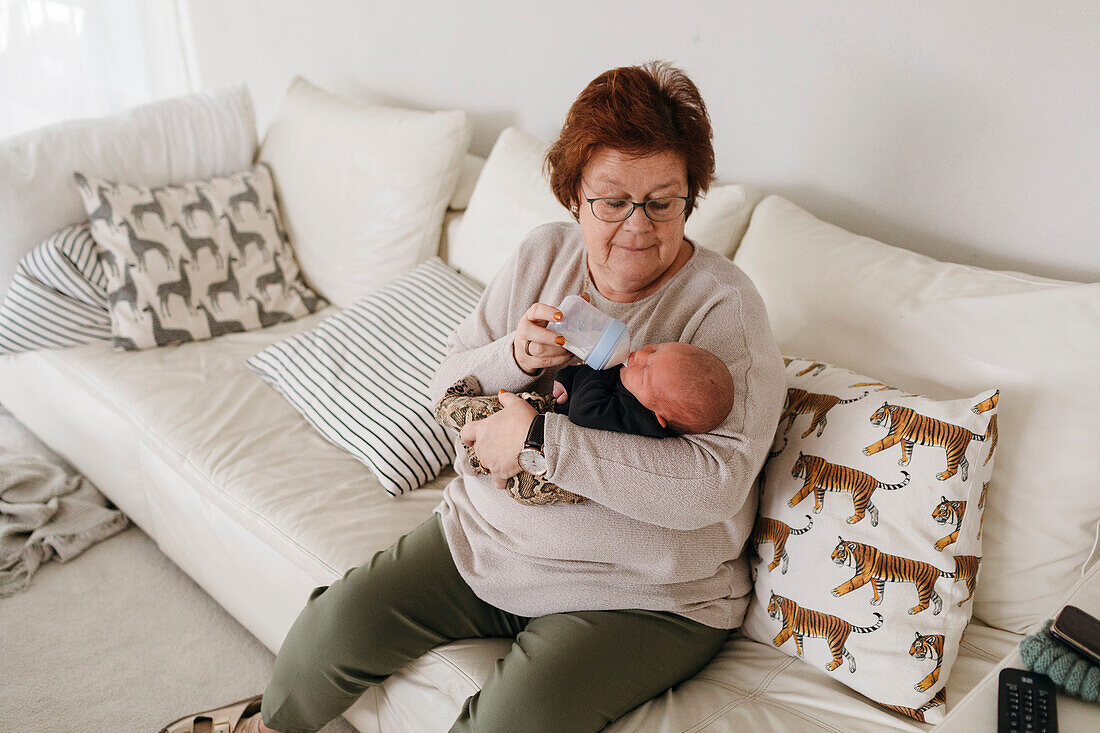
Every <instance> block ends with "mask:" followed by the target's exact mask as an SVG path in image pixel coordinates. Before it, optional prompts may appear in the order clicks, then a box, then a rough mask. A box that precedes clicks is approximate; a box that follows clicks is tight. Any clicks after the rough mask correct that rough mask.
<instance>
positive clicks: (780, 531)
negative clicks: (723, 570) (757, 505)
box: [752, 514, 814, 575]
mask: <svg viewBox="0 0 1100 733" xmlns="http://www.w3.org/2000/svg"><path fill="white" fill-rule="evenodd" d="M806 519H809V520H810V523H809V524H807V525H806V526H805V527H804V528H803V529H792V528H791V525H789V524H786V523H784V522H780V521H779V520H778V519H772V518H771V517H765V516H763V515H761V516H759V517H757V518H756V524H755V525H754V526H753V528H752V544H753V546H754V547H755V548H756V554H757V555H759V556H760V559H761V560H763V559H764V556H763V555H760V545H762V544H764V543H765V542H771V543H772V547H773V549H774V550H775V556H774V557H773V558H772V561H771V563H769V564H768V572H771V571H772V570H775V568H776V566H777V565H779V563H780V562H782V563H783V568H782V570H780V571H779V572H780V573H782V574H784V575H786V573H787V563H788V562H789V561H790V558H789V557H788V555H787V549H786V547H787V537H789V536H790V535H792V534H793V535H795V536H798V535H800V534H806V533H807V532H809V531H810V527H812V526H814V520H813V519H812V518H811V517H810V515H809V514H807V515H806Z"/></svg>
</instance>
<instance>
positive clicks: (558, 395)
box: [435, 341, 733, 505]
mask: <svg viewBox="0 0 1100 733" xmlns="http://www.w3.org/2000/svg"><path fill="white" fill-rule="evenodd" d="M519 396H520V397H522V398H523V399H524V400H526V401H527V402H528V403H529V404H530V405H531V406H532V407H534V408H535V409H536V410H538V411H539V412H554V411H557V412H560V413H563V414H566V415H568V417H569V419H570V421H572V422H573V423H575V424H577V425H580V426H581V427H586V428H594V429H597V430H612V431H615V432H620V433H633V434H636V435H646V436H649V437H653V438H664V437H670V436H675V435H680V434H683V433H707V432H710V431H711V430H714V429H715V428H716V427H718V426H719V425H721V424H722V422H723V421H724V420H725V419H726V416H727V415H729V412H730V410H731V409H732V408H733V378H732V377H730V373H729V369H728V368H727V367H726V365H725V363H723V362H722V360H721V359H719V358H718V357H717V356H715V355H714V354H712V353H711V352H709V351H707V350H706V349H701V348H699V347H698V346H693V345H691V344H683V343H678V342H674V341H673V342H668V343H663V344H650V345H648V346H643V347H642V348H640V349H638V350H637V351H635V352H633V353H631V354H630V356H629V357H628V358H627V360H626V364H624V365H623V366H622V367H621V368H618V369H616V368H611V369H604V370H601V371H597V370H595V369H592V368H591V367H589V366H587V365H584V364H581V365H577V366H567V367H563V368H562V369H561V370H560V371H559V372H558V374H557V376H556V378H555V381H554V392H553V395H551V396H542V395H536V394H532V393H530V392H525V393H522V394H520V395H519ZM555 406H557V410H555ZM499 409H500V400H499V399H497V397H496V396H483V395H482V394H481V385H480V384H478V381H477V379H475V378H474V377H472V376H470V377H465V378H464V379H461V380H459V381H458V382H456V383H455V384H454V385H453V386H452V387H450V388H449V389H448V390H447V393H446V395H444V397H443V399H441V400H440V401H439V404H438V405H437V406H436V409H435V416H436V419H437V420H439V422H440V423H441V424H443V425H447V426H449V427H452V428H454V429H455V430H461V428H462V426H463V425H465V424H466V423H467V422H470V421H471V420H480V419H482V418H484V417H488V416H489V415H491V414H493V413H494V412H496V411H497V410H499ZM466 452H467V458H468V459H469V461H470V465H471V466H472V467H473V468H474V470H475V471H478V472H484V471H485V470H484V469H483V468H482V467H481V464H480V463H479V462H478V460H477V455H476V454H475V453H474V451H473V449H472V448H471V447H469V446H467V448H466ZM507 490H508V493H509V494H511V495H512V498H514V499H515V500H516V501H518V502H520V503H522V504H532V505H547V504H579V503H581V502H583V501H587V500H586V499H585V498H584V497H583V496H580V495H578V494H574V493H572V492H570V491H566V490H565V489H562V488H561V487H559V486H557V485H555V484H552V483H550V482H549V481H547V480H546V479H545V478H543V477H541V476H532V475H531V474H529V473H527V472H526V471H521V472H520V473H518V474H516V475H515V476H513V477H511V478H509V479H508V486H507Z"/></svg>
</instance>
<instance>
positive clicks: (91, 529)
mask: <svg viewBox="0 0 1100 733" xmlns="http://www.w3.org/2000/svg"><path fill="white" fill-rule="evenodd" d="M128 523H129V520H128V519H127V517H126V515H125V514H123V513H122V512H120V511H118V510H117V509H110V508H108V507H107V500H106V498H104V496H103V495H102V494H101V493H99V491H98V490H97V489H96V488H95V486H93V485H92V483H91V482H90V481H88V480H87V479H86V478H84V477H83V476H81V475H80V474H77V473H71V472H68V471H66V470H65V469H64V468H62V467H61V466H59V465H57V464H56V463H51V462H50V461H49V460H47V459H46V458H44V457H42V456H40V455H36V454H35V453H31V452H22V451H20V452H15V451H12V450H9V449H8V448H6V447H3V446H0V597H3V596H10V595H13V594H15V593H18V592H20V591H22V590H23V589H24V588H26V587H27V584H28V583H29V582H30V579H31V576H32V575H34V572H35V571H36V570H37V569H38V566H39V565H41V564H42V563H43V562H46V561H47V560H50V559H52V558H54V557H56V558H57V559H58V560H59V561H61V562H65V561H67V560H69V559H71V558H74V557H76V556H77V555H79V554H80V553H81V552H83V551H84V550H85V549H86V548H87V547H88V546H90V545H91V544H93V543H95V542H98V541H99V540H102V539H105V538H107V537H110V536H111V535H113V534H115V533H116V532H119V531H120V530H122V529H123V528H125V527H126V525H127V524H128Z"/></svg>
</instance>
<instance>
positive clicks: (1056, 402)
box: [734, 196, 1100, 633]
mask: <svg viewBox="0 0 1100 733" xmlns="http://www.w3.org/2000/svg"><path fill="white" fill-rule="evenodd" d="M734 262H735V263H736V264H738V265H739V266H740V267H741V268H742V269H743V270H745V272H746V273H747V274H748V275H749V277H751V278H752V280H753V282H754V283H755V285H756V287H757V289H758V290H759V291H760V294H761V296H762V297H763V298H764V301H765V303H766V305H767V309H768V316H769V318H770V320H771V324H772V328H773V330H774V331H775V336H776V340H777V342H778V343H779V347H780V349H781V350H782V351H783V352H784V353H787V354H800V355H813V356H814V358H817V359H820V360H822V361H825V362H829V363H833V364H843V365H844V366H846V367H848V368H850V369H853V370H856V371H857V372H860V373H862V374H873V375H875V376H876V377H877V378H879V379H881V380H882V381H884V382H886V383H888V384H894V385H899V386H904V388H906V389H909V390H913V391H917V392H920V393H921V394H925V395H928V396H929V397H932V398H937V399H938V398H951V397H957V396H959V395H966V394H976V393H977V392H979V391H980V390H984V389H986V388H987V387H989V386H990V385H994V384H995V385H996V386H997V387H999V388H1000V390H1001V395H1000V397H1001V399H1002V401H1003V406H1002V408H1001V414H1000V417H999V421H1000V422H999V426H998V427H999V433H1000V435H999V438H998V440H999V443H998V448H997V452H998V454H999V458H998V460H997V464H998V465H997V472H996V475H995V476H994V477H993V479H992V481H991V483H990V487H989V506H988V510H987V511H986V514H985V523H984V525H983V530H982V542H983V547H984V550H983V560H982V573H981V577H980V579H979V581H978V588H977V592H976V594H975V601H974V614H975V615H976V616H977V617H978V618H980V619H982V620H983V621H985V622H986V623H988V624H990V625H992V626H997V627H1000V628H1004V629H1009V630H1012V631H1016V632H1020V633H1023V632H1024V631H1025V630H1026V629H1027V628H1028V627H1029V626H1030V625H1032V624H1034V623H1037V622H1039V621H1042V620H1045V619H1047V618H1049V617H1050V616H1051V614H1052V612H1053V611H1054V610H1056V609H1055V608H1054V604H1056V603H1057V599H1058V598H1060V597H1061V596H1063V595H1064V594H1065V592H1066V591H1067V590H1068V589H1069V588H1070V587H1071V586H1072V585H1073V583H1074V581H1075V580H1076V579H1077V577H1078V575H1079V573H1080V572H1081V568H1082V566H1083V565H1084V564H1085V562H1086V560H1087V559H1088V558H1089V555H1090V553H1091V551H1092V547H1093V539H1094V536H1095V533H1096V526H1097V521H1098V520H1100V492H1097V491H1095V490H1092V489H1091V488H1090V487H1095V486H1096V476H1095V473H1096V466H1095V460H1094V458H1093V456H1095V454H1096V449H1095V445H1094V442H1095V436H1096V427H1095V426H1096V415H1100V391H1098V390H1096V389H1095V386H1094V382H1095V379H1096V374H1097V373H1100V348H1097V344H1100V284H1098V283H1093V284H1086V283H1074V282H1063V281H1057V280H1049V279H1045V278H1039V277H1033V276H1030V275H1023V274H1020V273H1012V272H994V271H991V270H983V269H980V268H977V267H969V266H964V265H956V264H951V263H947V262H940V261H937V260H934V259H932V258H930V257H925V256H923V255H919V254H915V253H913V252H909V251H906V250H903V249H899V248H897V247H891V246H888V245H885V244H882V243H881V242H876V241H874V240H871V239H868V238H866V237H860V236H857V235H855V234H852V233H850V232H847V231H845V230H843V229H841V228H840V227H836V226H833V225H831V224H827V223H825V222H822V221H819V220H818V219H816V218H814V217H813V216H812V215H811V214H809V213H807V212H806V211H804V210H802V209H800V208H799V207H797V206H796V205H794V204H792V203H791V202H789V201H787V200H785V199H783V198H780V197H778V196H772V197H769V198H767V199H765V200H764V201H762V202H761V203H760V204H759V205H757V207H756V210H755V211H754V212H753V217H752V222H751V224H750V226H749V229H748V231H747V232H746V234H745V237H744V239H743V241H742V242H741V247H740V249H739V250H738V252H737V255H736V257H735V258H734Z"/></svg>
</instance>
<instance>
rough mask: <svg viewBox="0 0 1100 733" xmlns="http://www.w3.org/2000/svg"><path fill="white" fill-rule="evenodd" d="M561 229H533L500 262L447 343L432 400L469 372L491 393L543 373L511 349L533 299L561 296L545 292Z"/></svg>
mask: <svg viewBox="0 0 1100 733" xmlns="http://www.w3.org/2000/svg"><path fill="white" fill-rule="evenodd" d="M561 234H562V230H561V229H560V227H554V226H552V225H544V226H542V227H538V228H536V229H533V230H532V231H530V232H529V233H528V234H527V237H526V238H525V239H524V242H522V243H520V245H519V247H518V248H517V249H516V252H515V253H514V254H513V255H511V256H510V258H509V259H508V261H507V262H506V263H505V264H504V265H502V266H500V270H499V271H498V272H497V274H496V275H495V276H494V277H493V280H492V281H491V282H489V284H488V285H487V286H486V287H485V291H484V292H483V293H482V296H481V299H480V300H478V302H477V306H476V307H475V308H474V311H473V313H472V314H470V316H469V317H467V318H466V319H465V320H464V321H462V322H461V324H459V327H458V328H456V329H455V330H454V332H453V333H452V335H451V336H450V337H449V338H448V339H447V343H445V355H444V357H443V361H442V362H441V363H440V365H439V369H438V370H436V373H434V375H433V376H432V380H431V384H430V386H429V390H428V396H429V397H430V398H431V402H432V404H434V403H438V402H439V401H440V400H441V398H442V396H443V394H444V393H445V392H447V389H448V387H449V386H451V385H452V384H454V383H455V382H456V381H459V380H460V379H462V378H463V376H466V375H467V374H473V375H474V376H476V378H477V381H478V382H480V383H481V385H482V390H484V391H485V393H487V394H493V393H495V392H496V391H497V390H507V391H508V392H522V391H526V390H530V389H531V387H532V385H533V384H535V383H536V382H537V381H538V380H539V378H540V376H542V375H543V373H544V371H546V370H540V371H538V372H536V373H535V374H527V373H526V372H524V370H521V369H520V368H519V364H517V363H516V359H515V357H513V353H511V341H513V338H514V337H515V332H516V327H517V326H518V324H519V319H520V318H521V317H522V315H524V314H525V313H527V309H528V308H529V307H530V306H531V304H532V303H536V302H537V300H539V299H540V296H544V297H549V298H551V299H553V298H554V297H558V294H555V293H551V294H546V293H543V289H544V288H546V286H547V281H548V280H549V277H550V274H551V270H552V266H553V264H554V261H555V258H557V252H558V251H559V249H558V248H559V247H560V240H561ZM558 299H559V300H560V297H558ZM555 302H557V300H555Z"/></svg>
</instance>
